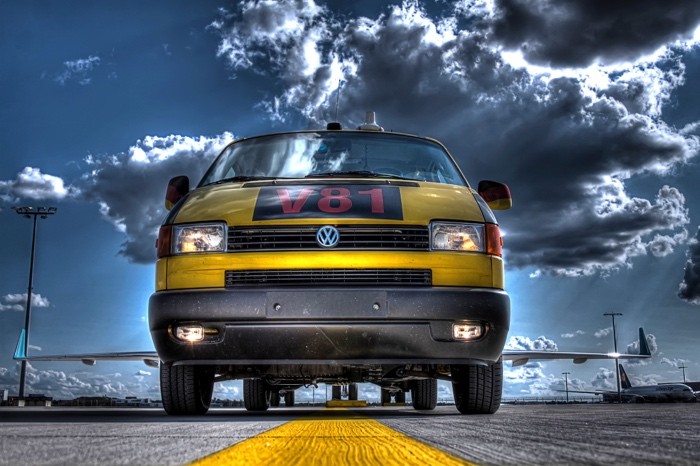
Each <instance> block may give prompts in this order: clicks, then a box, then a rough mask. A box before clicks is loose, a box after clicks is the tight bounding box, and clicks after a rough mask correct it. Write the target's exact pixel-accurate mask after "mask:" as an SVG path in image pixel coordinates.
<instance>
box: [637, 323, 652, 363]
mask: <svg viewBox="0 0 700 466" xmlns="http://www.w3.org/2000/svg"><path fill="white" fill-rule="evenodd" d="M639 354H640V355H642V356H651V351H649V344H647V337H646V335H644V329H643V328H642V327H639Z"/></svg>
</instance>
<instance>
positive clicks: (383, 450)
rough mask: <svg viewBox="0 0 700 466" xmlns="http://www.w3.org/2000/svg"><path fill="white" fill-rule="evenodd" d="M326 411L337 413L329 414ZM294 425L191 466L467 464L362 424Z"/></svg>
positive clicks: (322, 420)
mask: <svg viewBox="0 0 700 466" xmlns="http://www.w3.org/2000/svg"><path fill="white" fill-rule="evenodd" d="M328 411H336V413H333V414H338V413H337V410H333V409H329V410H328ZM351 415H352V414H351V413H349V412H348V416H347V417H346V416H343V417H342V418H335V419H327V416H323V415H321V416H318V417H316V418H304V419H297V420H295V421H291V422H288V423H286V424H283V425H281V426H279V427H276V428H274V429H271V430H269V431H267V432H263V433H262V434H260V435H257V436H255V437H252V438H249V439H248V440H244V441H243V442H240V443H237V444H235V445H233V446H231V447H229V448H227V449H225V450H221V451H219V452H217V453H214V454H212V455H210V456H207V457H205V458H202V459H201V460H198V461H195V462H194V463H192V464H193V465H197V466H200V465H256V464H260V465H282V464H284V465H287V464H304V465H307V464H319V465H322V464H332V465H357V464H362V465H377V466H392V465H397V466H399V465H400V466H404V465H430V464H439V465H441V466H443V465H444V466H449V465H465V464H471V463H467V462H466V461H464V460H462V459H459V458H456V457H454V456H451V455H449V454H447V453H445V452H443V451H440V450H438V449H436V448H433V447H430V446H428V445H426V444H424V443H421V442H419V441H417V440H414V439H412V438H411V437H408V436H406V435H404V434H402V433H400V432H397V431H395V430H393V429H390V428H389V427H386V426H385V425H383V424H381V423H379V422H377V421H375V420H373V419H367V418H361V417H357V418H354V417H350V416H351Z"/></svg>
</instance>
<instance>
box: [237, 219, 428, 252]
mask: <svg viewBox="0 0 700 466" xmlns="http://www.w3.org/2000/svg"><path fill="white" fill-rule="evenodd" d="M320 227H321V225H318V226H313V225H312V226H299V227H264V228H247V227H240V228H229V233H228V251H229V252H241V251H272V250H274V251H279V250H299V249H307V250H308V249H321V247H320V246H319V245H318V243H316V232H317V231H318V229H319V228H320ZM337 228H338V232H339V233H340V241H339V242H338V245H337V246H336V247H335V248H333V249H334V250H337V249H360V250H367V249H383V250H387V249H391V250H397V249H399V250H422V251H425V250H427V249H428V246H429V235H428V228H427V227H422V226H408V227H406V226H375V225H372V226H362V225H358V226H342V225H341V226H338V227H337Z"/></svg>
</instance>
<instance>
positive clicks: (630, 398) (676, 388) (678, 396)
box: [559, 365, 697, 403]
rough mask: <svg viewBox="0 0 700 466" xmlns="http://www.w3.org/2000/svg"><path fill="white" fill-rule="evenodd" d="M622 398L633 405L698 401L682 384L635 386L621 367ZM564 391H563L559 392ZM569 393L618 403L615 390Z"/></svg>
mask: <svg viewBox="0 0 700 466" xmlns="http://www.w3.org/2000/svg"><path fill="white" fill-rule="evenodd" d="M620 388H621V390H620V396H621V397H622V401H626V402H632V403H644V402H646V401H652V402H665V401H687V402H694V401H697V398H696V396H695V393H694V392H693V390H692V389H691V388H690V387H689V386H687V385H685V384H682V383H661V384H658V385H638V386H636V387H635V386H633V385H632V382H630V379H629V377H628V376H627V373H626V372H625V369H624V368H623V367H622V365H620ZM559 391H562V390H559ZM569 393H593V394H596V395H602V396H603V401H610V402H612V401H617V392H616V391H613V390H599V391H590V392H588V391H582V390H569Z"/></svg>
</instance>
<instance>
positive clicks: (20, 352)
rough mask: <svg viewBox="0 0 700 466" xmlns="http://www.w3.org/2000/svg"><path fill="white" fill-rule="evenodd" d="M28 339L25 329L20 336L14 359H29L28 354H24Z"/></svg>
mask: <svg viewBox="0 0 700 466" xmlns="http://www.w3.org/2000/svg"><path fill="white" fill-rule="evenodd" d="M25 338H26V335H25V334H24V329H22V331H21V332H20V334H19V338H18V339H17V348H15V354H14V355H13V356H12V358H13V359H19V360H22V359H25V358H26V357H27V355H26V353H25V352H24V339H25Z"/></svg>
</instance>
